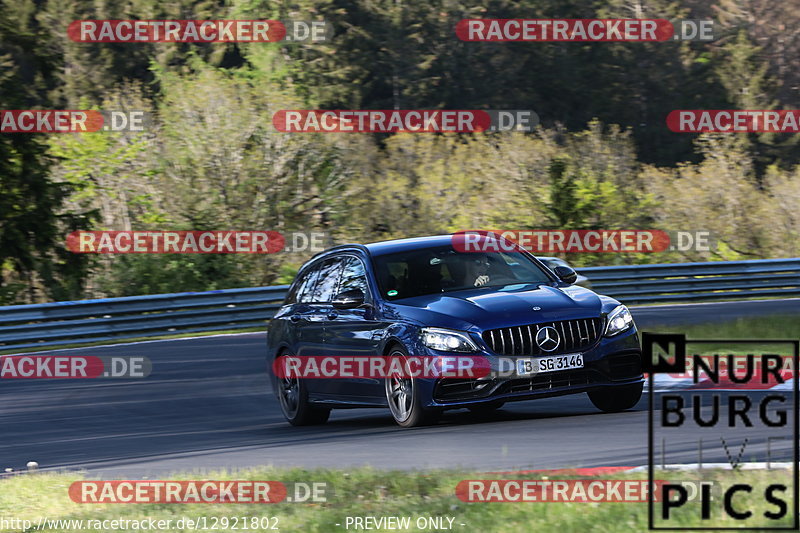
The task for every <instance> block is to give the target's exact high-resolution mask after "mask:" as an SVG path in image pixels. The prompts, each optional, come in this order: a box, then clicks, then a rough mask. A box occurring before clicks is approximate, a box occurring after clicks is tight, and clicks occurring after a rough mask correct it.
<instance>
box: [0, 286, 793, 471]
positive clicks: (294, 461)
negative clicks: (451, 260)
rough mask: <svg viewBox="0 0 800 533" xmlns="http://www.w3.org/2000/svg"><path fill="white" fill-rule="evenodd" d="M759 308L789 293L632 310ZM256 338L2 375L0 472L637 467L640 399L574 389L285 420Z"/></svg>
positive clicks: (127, 351)
mask: <svg viewBox="0 0 800 533" xmlns="http://www.w3.org/2000/svg"><path fill="white" fill-rule="evenodd" d="M770 312H772V313H780V314H790V313H791V314H796V313H798V312H800V300H798V299H792V300H769V301H763V302H727V303H718V304H699V305H692V306H659V307H641V308H634V317H635V319H636V320H637V323H638V324H639V326H640V328H642V329H646V328H647V327H648V325H653V324H662V323H665V324H668V325H677V324H680V323H685V322H695V323H696V322H703V321H708V320H710V319H720V318H719V317H720V316H723V317H725V319H730V318H735V317H737V316H745V315H747V314H759V315H760V314H768V313H770ZM264 340H265V337H264V334H261V333H251V334H241V335H229V336H215V337H206V338H195V339H182V340H172V341H152V342H147V343H139V344H128V345H117V346H106V347H94V348H82V349H72V350H68V351H62V352H60V353H69V354H76V355H77V354H87V355H127V356H135V355H144V356H147V357H149V358H150V359H151V361H152V362H153V373H152V375H151V376H150V377H149V378H147V379H142V380H2V381H0V428H2V430H0V435H1V437H0V472H1V471H2V470H3V469H5V468H14V469H15V470H19V469H24V468H25V464H26V463H27V462H28V461H37V462H38V463H39V465H40V467H41V468H42V469H61V468H68V469H79V468H85V469H87V470H89V471H91V473H92V475H96V476H104V477H109V476H114V477H126V478H141V477H154V476H165V475H168V474H169V473H170V472H174V471H190V472H191V471H195V472H198V473H204V472H208V471H211V470H213V469H217V468H228V469H235V468H242V467H250V466H255V465H265V464H271V465H275V466H304V467H316V466H326V467H348V466H354V465H372V466H375V467H379V468H401V469H411V468H416V469H423V468H437V467H463V468H465V469H475V470H512V469H548V468H562V467H586V466H616V465H621V466H638V465H644V464H646V463H647V441H646V438H647V402H646V397H645V398H643V400H642V402H640V404H639V405H638V406H637V407H636V408H635V409H633V410H631V411H628V412H625V413H619V414H603V413H599V412H598V411H597V410H596V409H595V408H594V407H593V406H592V405H591V404H590V402H589V400H588V398H586V397H585V395H578V396H567V397H561V398H553V399H545V400H538V401H529V402H518V403H514V404H508V405H506V406H505V407H504V408H503V409H502V410H501V411H499V412H498V413H496V414H494V415H491V416H489V417H484V418H479V417H476V416H475V415H472V414H471V413H469V412H467V411H451V412H448V413H446V414H445V416H444V418H443V420H442V421H441V422H440V423H439V424H438V425H436V426H433V427H425V428H417V429H410V430H409V429H401V428H399V427H397V426H395V425H394V423H393V422H392V421H391V418H390V415H389V414H388V412H383V411H382V410H353V411H334V412H333V415H332V416H331V421H330V422H329V423H328V424H326V425H324V426H317V427H311V428H295V427H291V426H289V425H288V424H287V423H286V422H285V421H284V419H283V417H282V415H281V414H280V409H279V407H278V404H277V401H276V400H275V399H274V397H273V396H272V394H271V393H270V391H269V387H268V383H267V378H266V373H265V363H264V346H265V345H264ZM751 394H753V395H758V394H763V393H758V392H754V393H751ZM790 419H791V418H790ZM752 433H753V432H752V431H750V430H742V431H741V435H742V436H747V435H750V436H752V437H757V435H752ZM754 441H755V439H754ZM758 446H760V444H758V443H757V442H756V443H755V444H754V447H753V448H752V451H756V450H758ZM786 446H789V444H788V443H787V444H786ZM780 451H781V450H780V446H776V447H774V451H773V453H776V454H778V453H780ZM696 460H697V452H696V440H695V439H694V436H693V435H687V436H686V441H685V442H684V443H682V444H681V443H679V444H677V445H675V446H673V447H672V451H671V452H670V457H669V458H668V460H667V462H695V461H696ZM778 460H779V459H778ZM704 461H707V462H725V461H726V457H725V453H724V451H723V450H722V449H721V448H720V447H719V446H716V447H712V448H710V449H708V450H706V451H705V452H704Z"/></svg>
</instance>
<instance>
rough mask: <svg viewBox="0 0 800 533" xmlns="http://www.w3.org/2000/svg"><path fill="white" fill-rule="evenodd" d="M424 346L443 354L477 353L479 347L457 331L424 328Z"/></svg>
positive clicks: (421, 335) (422, 332) (422, 334)
mask: <svg viewBox="0 0 800 533" xmlns="http://www.w3.org/2000/svg"><path fill="white" fill-rule="evenodd" d="M420 338H421V339H422V344H424V345H425V346H427V347H428V348H433V349H434V350H440V351H442V352H477V351H478V347H477V346H476V345H475V343H474V342H472V341H471V340H470V338H469V337H467V336H466V335H464V334H463V333H459V332H457V331H450V330H449V329H438V328H422V331H421V332H420Z"/></svg>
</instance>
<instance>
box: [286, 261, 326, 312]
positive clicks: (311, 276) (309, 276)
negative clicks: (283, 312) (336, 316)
mask: <svg viewBox="0 0 800 533" xmlns="http://www.w3.org/2000/svg"><path fill="white" fill-rule="evenodd" d="M318 275H319V265H315V266H312V267H311V268H310V269H308V270H307V271H306V273H305V274H303V278H302V279H301V280H300V281H299V282H298V283H297V285H296V287H297V288H296V290H295V294H294V295H293V296H294V299H293V301H290V302H288V303H294V301H298V302H301V303H308V302H310V301H311V300H310V299H309V298H310V297H311V289H313V288H314V284H315V283H316V282H317V277H318ZM290 296H292V295H290Z"/></svg>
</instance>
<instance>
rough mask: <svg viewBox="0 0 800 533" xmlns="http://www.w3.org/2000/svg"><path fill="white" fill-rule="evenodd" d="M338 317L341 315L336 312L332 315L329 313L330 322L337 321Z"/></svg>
mask: <svg viewBox="0 0 800 533" xmlns="http://www.w3.org/2000/svg"><path fill="white" fill-rule="evenodd" d="M338 316H339V313H337V312H336V311H331V312H330V313H328V320H336V317H338Z"/></svg>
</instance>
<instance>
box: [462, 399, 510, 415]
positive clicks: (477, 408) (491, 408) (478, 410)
mask: <svg viewBox="0 0 800 533" xmlns="http://www.w3.org/2000/svg"><path fill="white" fill-rule="evenodd" d="M505 404H506V402H504V401H502V400H495V401H493V402H487V403H481V404H478V405H470V406H469V407H468V409H469V410H470V411H472V412H473V413H475V414H476V415H485V414H489V413H494V412H495V411H497V410H498V409H500V408H501V407H503V406H504V405H505Z"/></svg>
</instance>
